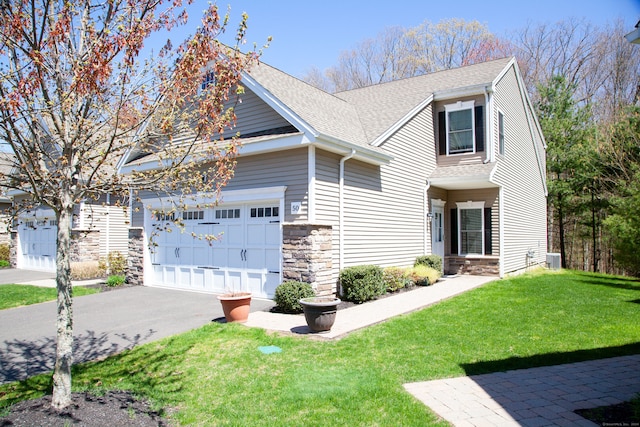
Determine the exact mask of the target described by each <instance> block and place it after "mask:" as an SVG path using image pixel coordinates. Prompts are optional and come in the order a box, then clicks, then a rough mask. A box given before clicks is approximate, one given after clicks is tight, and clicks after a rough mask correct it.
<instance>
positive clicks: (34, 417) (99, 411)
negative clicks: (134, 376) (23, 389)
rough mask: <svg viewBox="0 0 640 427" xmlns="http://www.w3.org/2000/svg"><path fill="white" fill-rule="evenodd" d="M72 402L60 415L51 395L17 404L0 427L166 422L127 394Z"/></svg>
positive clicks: (77, 396)
mask: <svg viewBox="0 0 640 427" xmlns="http://www.w3.org/2000/svg"><path fill="white" fill-rule="evenodd" d="M72 399H73V403H72V404H71V406H69V407H68V408H67V409H65V410H64V411H62V412H57V411H55V410H54V409H53V408H52V407H51V396H44V397H42V398H40V399H35V400H25V401H22V402H18V403H16V404H15V405H13V406H12V407H11V408H9V410H8V411H9V414H8V415H6V416H3V417H0V427H9V426H11V427H32V426H42V427H62V426H83V427H105V426H110V427H125V426H126V427H160V426H168V425H170V424H169V422H168V420H166V419H165V418H163V417H162V416H161V415H160V414H159V413H158V412H156V411H154V410H152V409H151V407H150V406H149V404H148V403H147V402H145V401H142V400H137V399H135V398H134V397H133V396H132V395H131V393H129V392H126V391H109V392H107V393H106V394H105V395H103V396H96V395H94V394H91V393H88V392H85V393H73V394H72Z"/></svg>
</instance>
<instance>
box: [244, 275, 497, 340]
mask: <svg viewBox="0 0 640 427" xmlns="http://www.w3.org/2000/svg"><path fill="white" fill-rule="evenodd" d="M493 280H496V278H495V277H481V276H451V277H445V278H443V279H442V280H440V281H438V282H437V283H436V284H434V285H432V286H426V287H423V288H418V289H416V290H414V291H411V292H405V293H401V294H398V295H394V296H392V297H388V298H383V299H379V300H377V301H372V302H368V303H366V304H362V305H356V306H354V307H350V308H347V309H344V310H339V311H338V313H337V315H336V321H335V323H334V325H333V327H332V328H331V330H330V331H329V332H326V333H321V334H313V333H312V332H311V331H310V330H309V328H308V327H307V323H306V321H305V320H304V315H302V314H300V315H291V314H279V313H270V312H255V313H251V315H250V316H249V320H248V322H247V323H245V325H247V326H253V327H260V328H264V329H267V330H272V331H281V332H291V333H294V334H311V335H314V336H316V337H321V338H326V339H332V338H340V337H342V336H344V335H345V334H348V333H349V332H352V331H355V330H358V329H362V328H364V327H367V326H371V325H374V324H376V323H380V322H382V321H385V320H388V319H390V318H392V317H395V316H399V315H401V314H405V313H410V312H412V311H416V310H419V309H421V308H424V307H427V306H430V305H433V304H435V303H437V302H439V301H442V300H444V299H447V298H451V297H453V296H455V295H458V294H461V293H463V292H466V291H468V290H471V289H474V288H477V287H478V286H481V285H484V284H485V283H488V282H491V281H493Z"/></svg>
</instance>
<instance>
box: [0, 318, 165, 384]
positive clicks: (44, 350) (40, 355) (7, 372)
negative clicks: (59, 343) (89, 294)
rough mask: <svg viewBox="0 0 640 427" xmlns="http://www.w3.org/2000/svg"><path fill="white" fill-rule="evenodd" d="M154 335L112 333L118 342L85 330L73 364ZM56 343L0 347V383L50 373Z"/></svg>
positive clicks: (23, 342) (50, 339)
mask: <svg viewBox="0 0 640 427" xmlns="http://www.w3.org/2000/svg"><path fill="white" fill-rule="evenodd" d="M154 334H155V331H154V330H152V329H149V330H148V331H147V332H146V333H144V334H136V335H134V336H131V337H130V336H127V335H126V334H115V336H116V337H118V338H119V339H118V340H117V342H115V341H116V340H114V339H113V337H110V336H109V334H107V333H105V332H103V333H101V334H98V333H96V332H95V331H86V332H85V333H83V334H79V335H76V336H75V337H74V349H73V356H74V363H83V362H88V361H91V360H96V359H102V358H105V357H107V356H111V355H113V354H116V353H119V352H121V351H123V350H126V349H130V348H133V347H134V346H136V345H139V344H141V343H143V342H145V341H147V340H148V338H149V337H151V336H152V335H154ZM55 350H56V341H55V338H53V337H47V338H41V339H38V340H33V341H30V340H19V339H16V340H12V341H5V342H4V347H3V348H0V384H5V383H9V382H14V381H21V380H24V379H26V378H28V377H32V376H34V375H38V374H42V373H46V372H50V371H52V370H53V365H54V363H55Z"/></svg>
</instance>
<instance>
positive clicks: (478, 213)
mask: <svg viewBox="0 0 640 427" xmlns="http://www.w3.org/2000/svg"><path fill="white" fill-rule="evenodd" d="M457 206H458V248H459V251H458V253H459V255H484V247H485V246H484V234H485V233H484V223H485V222H484V202H464V203H457Z"/></svg>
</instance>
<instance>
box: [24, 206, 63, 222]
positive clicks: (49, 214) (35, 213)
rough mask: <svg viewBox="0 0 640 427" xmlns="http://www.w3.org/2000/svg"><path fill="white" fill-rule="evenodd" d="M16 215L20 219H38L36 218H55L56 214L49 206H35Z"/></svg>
mask: <svg viewBox="0 0 640 427" xmlns="http://www.w3.org/2000/svg"><path fill="white" fill-rule="evenodd" d="M18 217H19V218H20V219H23V220H24V219H30V218H34V219H38V218H55V217H56V214H55V212H54V211H53V209H51V208H46V207H42V206H40V207H37V208H35V209H31V210H28V211H25V212H23V213H21V214H19V215H18Z"/></svg>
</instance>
